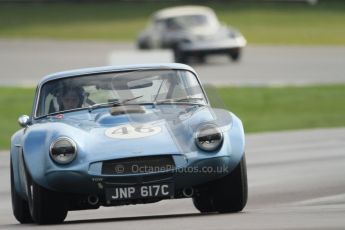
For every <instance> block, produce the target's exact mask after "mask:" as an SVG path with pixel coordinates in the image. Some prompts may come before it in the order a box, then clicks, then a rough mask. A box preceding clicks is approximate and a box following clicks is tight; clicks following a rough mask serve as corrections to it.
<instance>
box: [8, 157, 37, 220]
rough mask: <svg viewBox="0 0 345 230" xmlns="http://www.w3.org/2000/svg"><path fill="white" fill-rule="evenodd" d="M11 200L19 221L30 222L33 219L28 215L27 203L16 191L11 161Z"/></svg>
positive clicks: (15, 215)
mask: <svg viewBox="0 0 345 230" xmlns="http://www.w3.org/2000/svg"><path fill="white" fill-rule="evenodd" d="M10 167H11V200H12V210H13V215H14V217H15V218H16V219H17V220H18V221H19V222H20V223H21V224H25V223H32V222H33V220H32V218H31V215H30V211H29V205H28V202H27V201H26V200H24V199H23V198H22V197H21V196H20V195H19V194H18V193H17V191H16V187H15V183H14V178H13V177H14V175H13V166H12V161H11V166H10Z"/></svg>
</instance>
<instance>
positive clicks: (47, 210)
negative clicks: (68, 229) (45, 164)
mask: <svg viewBox="0 0 345 230" xmlns="http://www.w3.org/2000/svg"><path fill="white" fill-rule="evenodd" d="M26 177H27V186H28V203H29V210H30V214H31V216H32V219H33V220H34V221H35V222H36V223H38V224H58V223H62V222H63V221H64V219H65V218H66V216H67V207H66V203H65V200H64V197H63V195H62V194H60V193H57V192H54V191H51V190H48V189H46V188H44V187H42V186H40V185H38V184H36V183H35V182H34V181H33V180H32V178H31V177H30V175H29V173H28V172H26Z"/></svg>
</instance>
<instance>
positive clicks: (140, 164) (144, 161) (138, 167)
mask: <svg viewBox="0 0 345 230" xmlns="http://www.w3.org/2000/svg"><path fill="white" fill-rule="evenodd" d="M174 168H175V163H174V160H173V158H172V156H170V155H166V156H147V157H131V158H124V159H117V160H110V161H104V162H103V166H102V174H111V175H114V174H116V175H120V174H136V173H140V174H141V173H157V172H164V171H170V170H173V169H174Z"/></svg>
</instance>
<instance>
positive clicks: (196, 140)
mask: <svg viewBox="0 0 345 230" xmlns="http://www.w3.org/2000/svg"><path fill="white" fill-rule="evenodd" d="M207 126H212V127H213V128H215V129H217V130H218V132H219V134H220V136H221V141H220V143H219V145H218V146H217V147H216V148H214V149H210V150H207V149H204V148H203V147H202V145H201V144H200V143H199V142H198V135H199V133H200V132H199V130H200V129H201V128H203V127H207ZM194 140H195V144H196V146H197V147H198V148H199V149H201V150H202V151H205V152H213V151H216V150H218V149H219V148H221V146H222V145H223V140H224V135H223V132H222V130H221V129H220V128H219V127H218V126H217V125H215V124H212V123H208V124H203V125H201V126H200V127H199V128H198V129H197V131H196V133H195V136H194Z"/></svg>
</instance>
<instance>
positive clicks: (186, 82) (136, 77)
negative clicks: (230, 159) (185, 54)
mask: <svg viewBox="0 0 345 230" xmlns="http://www.w3.org/2000/svg"><path fill="white" fill-rule="evenodd" d="M193 98H194V99H195V98H196V99H197V101H193V100H192V101H193V102H197V103H201V104H206V103H207V102H206V99H205V96H204V93H203V91H202V88H201V87H200V84H199V82H198V80H197V78H196V76H195V75H194V74H193V73H191V72H189V71H186V70H140V71H129V72H114V73H106V74H93V75H87V76H78V77H71V78H62V79H57V80H52V81H49V82H47V83H45V84H44V85H43V86H42V87H41V90H40V92H39V99H38V104H37V108H36V117H41V116H45V115H49V114H50V113H56V112H63V111H68V110H73V109H77V108H89V107H90V106H93V105H96V104H99V103H112V102H114V103H116V102H119V103H121V102H124V101H126V102H127V104H139V103H155V102H159V101H164V100H168V101H170V102H174V101H179V100H181V99H182V100H183V101H184V102H186V103H188V101H189V99H193ZM73 103H74V104H73ZM71 104H73V105H72V107H70V106H71Z"/></svg>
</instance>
